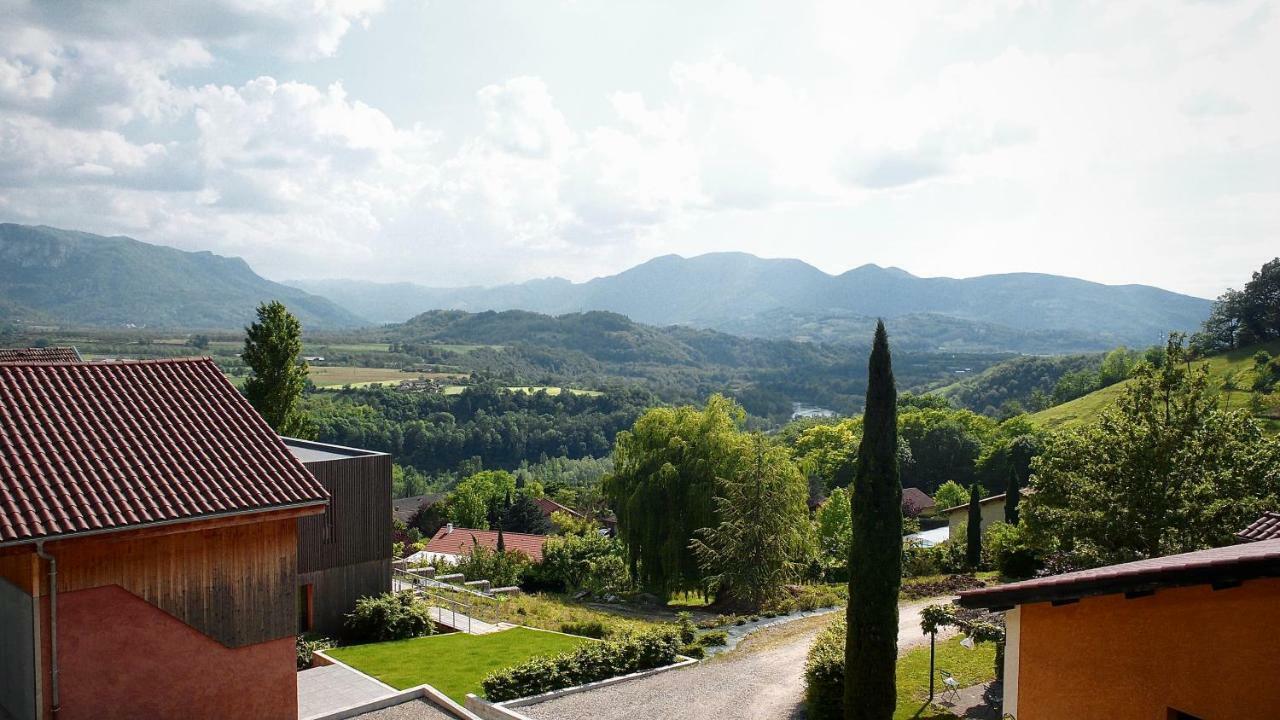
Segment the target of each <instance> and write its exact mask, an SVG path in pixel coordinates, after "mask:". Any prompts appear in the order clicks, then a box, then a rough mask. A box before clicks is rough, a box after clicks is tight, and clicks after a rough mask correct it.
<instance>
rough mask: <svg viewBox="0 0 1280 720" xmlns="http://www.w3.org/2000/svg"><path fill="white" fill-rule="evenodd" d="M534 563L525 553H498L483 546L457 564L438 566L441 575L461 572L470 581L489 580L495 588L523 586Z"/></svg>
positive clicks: (508, 551) (512, 551)
mask: <svg viewBox="0 0 1280 720" xmlns="http://www.w3.org/2000/svg"><path fill="white" fill-rule="evenodd" d="M531 566H532V563H531V562H530V561H529V557H528V556H527V555H525V554H524V553H520V552H516V551H514V550H507V551H505V552H501V553H500V552H498V551H497V550H490V549H489V548H487V547H484V546H483V545H475V546H473V547H472V548H471V553H470V554H469V555H464V556H463V557H462V559H461V560H459V561H458V562H457V563H454V564H451V565H448V566H447V567H446V566H445V565H444V564H437V566H436V570H437V571H438V572H439V573H440V574H445V573H449V572H460V573H462V574H463V575H465V576H466V577H467V579H468V580H488V581H489V582H491V583H493V586H494V587H507V586H510V585H517V586H518V585H521V584H522V583H523V582H524V579H525V577H526V576H527V575H528V574H529V572H530V568H531Z"/></svg>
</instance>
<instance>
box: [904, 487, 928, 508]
mask: <svg viewBox="0 0 1280 720" xmlns="http://www.w3.org/2000/svg"><path fill="white" fill-rule="evenodd" d="M908 505H910V506H911V507H913V508H915V509H916V511H917V512H919V511H921V510H928V509H929V508H931V507H933V506H934V505H935V503H934V502H933V498H931V497H929V495H928V493H926V492H925V491H923V490H921V489H920V488H918V487H905V488H902V507H903V508H906V507H907V506H908Z"/></svg>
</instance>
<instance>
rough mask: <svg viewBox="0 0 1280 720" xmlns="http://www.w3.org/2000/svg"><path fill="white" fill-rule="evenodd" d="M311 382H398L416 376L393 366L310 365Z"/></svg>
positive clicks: (330, 384)
mask: <svg viewBox="0 0 1280 720" xmlns="http://www.w3.org/2000/svg"><path fill="white" fill-rule="evenodd" d="M309 377H310V378H311V382H313V383H315V384H316V387H342V386H343V385H357V384H369V383H381V382H396V383H398V382H400V381H401V380H408V379H410V378H414V377H417V375H414V374H412V373H407V372H404V371H403V370H397V369H395V368H366V367H332V366H316V365H313V366H311V370H310V373H309Z"/></svg>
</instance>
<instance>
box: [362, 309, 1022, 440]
mask: <svg viewBox="0 0 1280 720" xmlns="http://www.w3.org/2000/svg"><path fill="white" fill-rule="evenodd" d="M890 332H892V329H891V330H890ZM377 336H378V337H380V338H385V339H387V340H389V341H391V342H392V343H393V344H392V349H393V351H395V352H398V353H403V354H407V355H410V356H417V357H423V358H425V359H428V360H430V361H432V362H439V363H447V364H450V365H456V366H458V367H461V368H464V369H466V370H470V371H474V372H478V373H481V374H483V375H485V376H488V377H495V378H502V379H505V380H507V381H509V384H512V385H523V384H536V385H569V386H572V387H585V388H599V387H607V386H609V385H611V384H616V383H620V382H621V383H632V382H638V383H640V384H641V385H643V386H644V387H645V388H647V389H649V390H650V391H652V392H654V393H655V394H656V395H657V396H658V397H659V398H660V399H662V400H664V401H667V402H699V401H702V400H705V399H706V397H707V396H709V395H710V394H712V393H715V392H724V393H726V394H729V395H732V396H733V397H735V398H736V399H738V400H739V402H741V403H742V404H743V406H744V407H746V409H747V411H748V412H750V413H751V414H753V415H756V416H760V417H767V418H770V419H773V420H775V421H777V420H785V419H787V418H789V417H790V415H791V412H792V403H796V402H801V403H808V404H813V405H818V406H821V407H825V408H829V409H831V410H835V411H837V412H841V413H853V412H856V411H858V410H860V409H861V407H862V394H863V391H864V389H865V384H866V371H865V367H864V365H865V360H864V356H865V348H866V347H867V343H866V342H865V341H861V342H859V343H856V344H853V343H851V344H849V345H845V346H836V345H825V344H818V343H804V342H794V341H786V340H764V339H752V338H742V337H737V336H733V335H728V334H725V333H720V332H715V331H712V330H699V329H696V328H690V327H683V326H672V327H662V328H659V327H653V326H648V325H642V324H640V323H636V322H632V321H631V320H628V319H627V318H625V317H623V316H621V315H616V314H614V313H605V312H588V313H572V314H567V315H562V316H560V317H551V316H547V315H539V314H536V313H529V312H524V311H516V310H513V311H506V312H500V313H499V312H484V313H476V314H471V313H465V312H461V311H433V312H429V313H424V314H422V315H420V316H418V317H416V318H414V319H412V320H410V321H409V322H407V323H404V324H403V325H398V326H391V327H388V328H385V329H383V330H380V331H378V335H377ZM868 339H869V336H868ZM458 346H465V348H459V347H458ZM1005 357H1006V356H1003V355H994V354H989V353H903V354H902V355H901V356H900V359H899V360H898V361H897V363H896V364H895V368H894V369H895V372H896V373H897V376H898V382H899V383H900V385H901V386H902V387H904V388H917V389H924V388H928V387H934V386H936V385H941V384H946V383H948V382H950V381H951V380H953V379H954V378H955V377H956V374H957V373H966V372H978V371H981V370H983V369H985V368H987V367H989V366H990V365H992V364H994V363H996V362H998V361H1000V360H1002V359H1004V358H1005Z"/></svg>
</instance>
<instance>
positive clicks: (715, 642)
mask: <svg viewBox="0 0 1280 720" xmlns="http://www.w3.org/2000/svg"><path fill="white" fill-rule="evenodd" d="M728 642H729V633H727V632H725V631H724V630H712V631H710V632H704V633H702V634H701V635H699V636H698V644H699V645H701V646H703V647H721V646H723V645H725V644H726V643H728Z"/></svg>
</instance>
